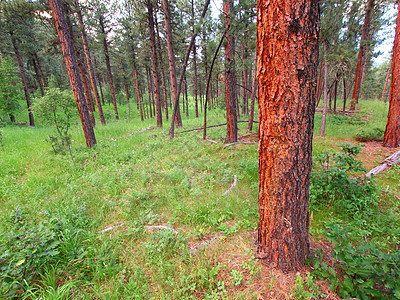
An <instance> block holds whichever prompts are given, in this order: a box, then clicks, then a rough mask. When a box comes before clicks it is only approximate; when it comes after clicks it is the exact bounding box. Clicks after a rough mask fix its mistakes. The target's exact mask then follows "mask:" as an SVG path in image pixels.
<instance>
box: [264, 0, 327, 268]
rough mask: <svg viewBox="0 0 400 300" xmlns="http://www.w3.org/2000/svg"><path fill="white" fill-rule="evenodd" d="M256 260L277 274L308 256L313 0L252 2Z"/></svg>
mask: <svg viewBox="0 0 400 300" xmlns="http://www.w3.org/2000/svg"><path fill="white" fill-rule="evenodd" d="M257 10H258V11H257V56H258V62H259V65H258V67H257V68H258V80H259V90H258V101H259V110H260V117H259V120H260V122H259V125H260V131H259V132H260V142H259V147H258V149H259V176H260V186H259V190H260V194H259V214H260V221H259V227H258V246H257V252H258V257H259V258H263V259H266V260H267V262H270V263H272V264H274V265H276V266H278V267H279V268H281V269H283V270H293V269H299V268H302V267H303V263H304V261H305V260H306V259H307V255H308V254H309V253H310V241H309V183H310V174H311V165H312V136H313V123H314V122H313V121H314V111H315V94H316V85H317V68H318V35H319V15H320V12H319V3H318V1H313V0H299V1H294V0H280V1H278V0H272V1H271V0H259V1H258V5H257Z"/></svg>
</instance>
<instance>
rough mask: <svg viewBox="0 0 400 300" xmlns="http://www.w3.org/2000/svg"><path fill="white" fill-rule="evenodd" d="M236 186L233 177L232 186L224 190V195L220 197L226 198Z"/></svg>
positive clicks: (235, 179) (235, 180) (235, 178)
mask: <svg viewBox="0 0 400 300" xmlns="http://www.w3.org/2000/svg"><path fill="white" fill-rule="evenodd" d="M236 185H237V176H236V175H234V178H233V183H232V185H231V186H230V188H229V189H227V190H226V192H225V193H223V194H222V196H224V197H225V196H227V195H228V194H229V193H230V192H231V191H232V190H233V189H234V188H235V187H236Z"/></svg>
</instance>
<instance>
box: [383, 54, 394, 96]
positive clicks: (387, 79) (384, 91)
mask: <svg viewBox="0 0 400 300" xmlns="http://www.w3.org/2000/svg"><path fill="white" fill-rule="evenodd" d="M392 65H393V59H392V60H391V61H390V66H389V70H388V73H387V75H386V80H385V86H384V88H383V93H382V99H381V101H382V102H383V101H384V100H385V94H386V89H387V85H388V82H389V77H390V72H391V71H392Z"/></svg>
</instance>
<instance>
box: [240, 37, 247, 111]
mask: <svg viewBox="0 0 400 300" xmlns="http://www.w3.org/2000/svg"><path fill="white" fill-rule="evenodd" d="M244 38H245V37H244V36H243V39H244ZM241 44H242V58H243V74H242V86H243V87H242V90H243V98H242V105H243V106H242V115H243V116H245V115H246V114H247V115H248V114H249V112H248V111H247V108H248V104H247V102H248V92H247V75H248V74H247V73H248V70H247V65H246V61H247V57H248V51H247V48H246V47H245V45H244V41H243V40H242V43H241Z"/></svg>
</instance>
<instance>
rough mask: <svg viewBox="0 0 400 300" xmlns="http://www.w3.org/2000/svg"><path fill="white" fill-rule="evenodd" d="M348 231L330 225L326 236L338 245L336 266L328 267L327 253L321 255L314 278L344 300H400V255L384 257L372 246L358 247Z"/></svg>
mask: <svg viewBox="0 0 400 300" xmlns="http://www.w3.org/2000/svg"><path fill="white" fill-rule="evenodd" d="M348 231H349V228H345V229H343V228H341V227H340V226H338V225H337V224H333V225H330V229H329V231H328V232H327V233H326V234H327V237H328V240H329V241H330V242H332V243H335V247H334V249H333V253H334V266H333V267H332V266H328V264H327V263H326V262H325V261H324V256H325V255H324V253H323V252H322V251H319V252H318V253H317V255H318V256H317V259H316V260H315V261H314V263H313V268H314V270H315V271H314V274H315V275H317V276H318V277H319V278H321V279H327V280H329V282H330V289H331V290H333V291H337V293H338V295H339V296H340V297H342V298H348V297H357V298H359V299H372V298H378V297H380V298H383V299H400V252H399V251H396V252H394V253H383V252H382V251H380V250H378V249H377V248H376V246H375V245H374V244H368V243H365V244H364V245H362V246H358V247H354V245H352V244H351V242H350V240H349V234H348Z"/></svg>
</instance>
